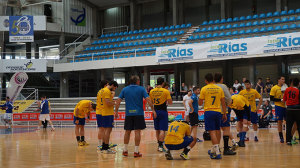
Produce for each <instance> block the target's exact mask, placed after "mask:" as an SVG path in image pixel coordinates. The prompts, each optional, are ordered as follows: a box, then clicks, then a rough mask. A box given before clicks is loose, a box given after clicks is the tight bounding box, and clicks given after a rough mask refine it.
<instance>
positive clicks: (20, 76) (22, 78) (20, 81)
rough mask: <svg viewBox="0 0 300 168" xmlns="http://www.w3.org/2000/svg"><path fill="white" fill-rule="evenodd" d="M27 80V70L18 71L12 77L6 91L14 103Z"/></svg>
mask: <svg viewBox="0 0 300 168" xmlns="http://www.w3.org/2000/svg"><path fill="white" fill-rule="evenodd" d="M27 80H28V75H27V74H26V73H25V72H17V73H15V74H14V75H13V76H12V77H11V79H10V81H9V84H8V88H7V93H6V95H7V96H8V97H9V98H10V101H11V102H13V103H14V101H15V100H16V99H17V97H18V95H19V94H20V92H21V90H22V89H23V87H24V85H25V83H26V82H27Z"/></svg>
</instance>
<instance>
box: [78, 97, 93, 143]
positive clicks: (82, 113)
mask: <svg viewBox="0 0 300 168" xmlns="http://www.w3.org/2000/svg"><path fill="white" fill-rule="evenodd" d="M94 110H96V104H94V103H93V102H92V101H90V100H81V101H80V102H78V103H77V105H76V107H75V109H74V112H73V113H74V124H75V135H76V140H77V142H78V145H79V146H86V145H88V143H86V141H85V139H84V125H85V120H87V122H89V120H90V112H91V111H94ZM86 118H87V119H86Z"/></svg>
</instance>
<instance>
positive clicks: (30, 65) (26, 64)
mask: <svg viewBox="0 0 300 168" xmlns="http://www.w3.org/2000/svg"><path fill="white" fill-rule="evenodd" d="M0 65H1V67H0V73H14V72H47V60H46V59H33V60H30V59H2V60H0Z"/></svg>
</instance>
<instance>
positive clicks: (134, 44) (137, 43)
mask: <svg viewBox="0 0 300 168" xmlns="http://www.w3.org/2000/svg"><path fill="white" fill-rule="evenodd" d="M129 45H130V44H129ZM137 45H139V42H137V41H136V42H134V43H133V46H137Z"/></svg>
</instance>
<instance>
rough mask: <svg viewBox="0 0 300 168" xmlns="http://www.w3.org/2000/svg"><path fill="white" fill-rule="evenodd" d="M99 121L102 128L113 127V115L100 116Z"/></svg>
mask: <svg viewBox="0 0 300 168" xmlns="http://www.w3.org/2000/svg"><path fill="white" fill-rule="evenodd" d="M101 122H102V124H101V126H102V127H103V128H113V127H114V125H115V123H114V115H109V116H102V120H101Z"/></svg>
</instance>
